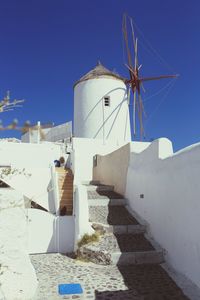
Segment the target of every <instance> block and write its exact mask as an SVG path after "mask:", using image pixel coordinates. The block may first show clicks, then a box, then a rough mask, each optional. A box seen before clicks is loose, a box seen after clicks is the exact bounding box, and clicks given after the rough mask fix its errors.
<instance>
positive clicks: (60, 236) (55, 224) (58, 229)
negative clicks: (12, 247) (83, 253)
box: [26, 208, 75, 254]
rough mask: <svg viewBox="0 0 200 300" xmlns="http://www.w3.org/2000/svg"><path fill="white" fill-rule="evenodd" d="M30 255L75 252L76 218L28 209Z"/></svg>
mask: <svg viewBox="0 0 200 300" xmlns="http://www.w3.org/2000/svg"><path fill="white" fill-rule="evenodd" d="M26 216H27V224H28V251H29V253H30V254H31V253H32V254H33V253H51V252H59V253H67V252H72V251H73V250H74V230H75V229H74V217H73V216H62V217H61V216H55V215H52V214H50V213H48V212H45V211H42V210H39V209H33V208H30V209H27V210H26Z"/></svg>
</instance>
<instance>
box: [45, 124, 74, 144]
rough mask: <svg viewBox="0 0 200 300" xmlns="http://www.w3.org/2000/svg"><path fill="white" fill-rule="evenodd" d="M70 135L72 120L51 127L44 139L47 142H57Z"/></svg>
mask: <svg viewBox="0 0 200 300" xmlns="http://www.w3.org/2000/svg"><path fill="white" fill-rule="evenodd" d="M71 136H72V122H68V123H64V124H61V125H58V126H55V127H52V128H51V129H50V130H49V131H48V133H47V134H46V135H45V140H46V141H49V142H57V141H60V140H64V139H67V138H69V137H71Z"/></svg>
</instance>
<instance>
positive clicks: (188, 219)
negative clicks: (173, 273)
mask: <svg viewBox="0 0 200 300" xmlns="http://www.w3.org/2000/svg"><path fill="white" fill-rule="evenodd" d="M199 178H200V144H196V145H193V146H191V147H188V148H186V149H184V150H183V151H179V152H177V153H175V154H173V150H172V144H171V142H170V141H169V140H167V139H164V138H163V139H159V140H156V141H154V142H153V143H152V144H151V145H150V146H149V147H148V148H147V149H146V150H144V151H143V152H141V153H138V154H136V153H132V154H131V156H130V164H129V168H128V175H127V186H126V198H128V200H129V205H130V206H131V208H132V209H133V210H134V211H135V212H136V213H137V214H138V215H139V216H140V217H141V218H142V219H143V220H145V222H146V224H147V225H148V229H149V233H150V234H151V235H152V236H153V238H154V239H155V240H156V241H157V242H158V243H159V244H160V245H161V246H162V247H163V248H164V249H165V251H166V261H167V262H168V263H169V264H170V265H172V266H173V267H174V268H175V269H176V270H177V271H179V272H181V273H182V274H184V275H186V276H187V277H188V278H190V279H191V280H192V281H193V282H194V283H195V284H197V285H198V286H199V287H200V255H199V253H200V234H199V227H200V218H199V216H200V201H199V195H200V184H199Z"/></svg>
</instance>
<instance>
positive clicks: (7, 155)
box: [0, 142, 62, 168]
mask: <svg viewBox="0 0 200 300" xmlns="http://www.w3.org/2000/svg"><path fill="white" fill-rule="evenodd" d="M61 155H62V152H61V146H60V145H55V144H53V143H45V144H28V143H12V142H9V143H8V142H1V143H0V165H1V164H3V165H5V164H8V165H9V164H11V165H13V166H14V167H20V168H24V167H25V168H26V167H33V168H36V167H38V168H43V167H49V165H50V164H51V163H53V161H54V160H55V159H59V158H60V156H61Z"/></svg>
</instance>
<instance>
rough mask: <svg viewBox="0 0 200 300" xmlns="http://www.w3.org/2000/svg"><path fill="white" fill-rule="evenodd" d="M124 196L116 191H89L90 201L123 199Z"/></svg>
mask: <svg viewBox="0 0 200 300" xmlns="http://www.w3.org/2000/svg"><path fill="white" fill-rule="evenodd" d="M122 198H123V196H122V195H120V194H118V193H116V192H114V191H88V200H90V199H122Z"/></svg>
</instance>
